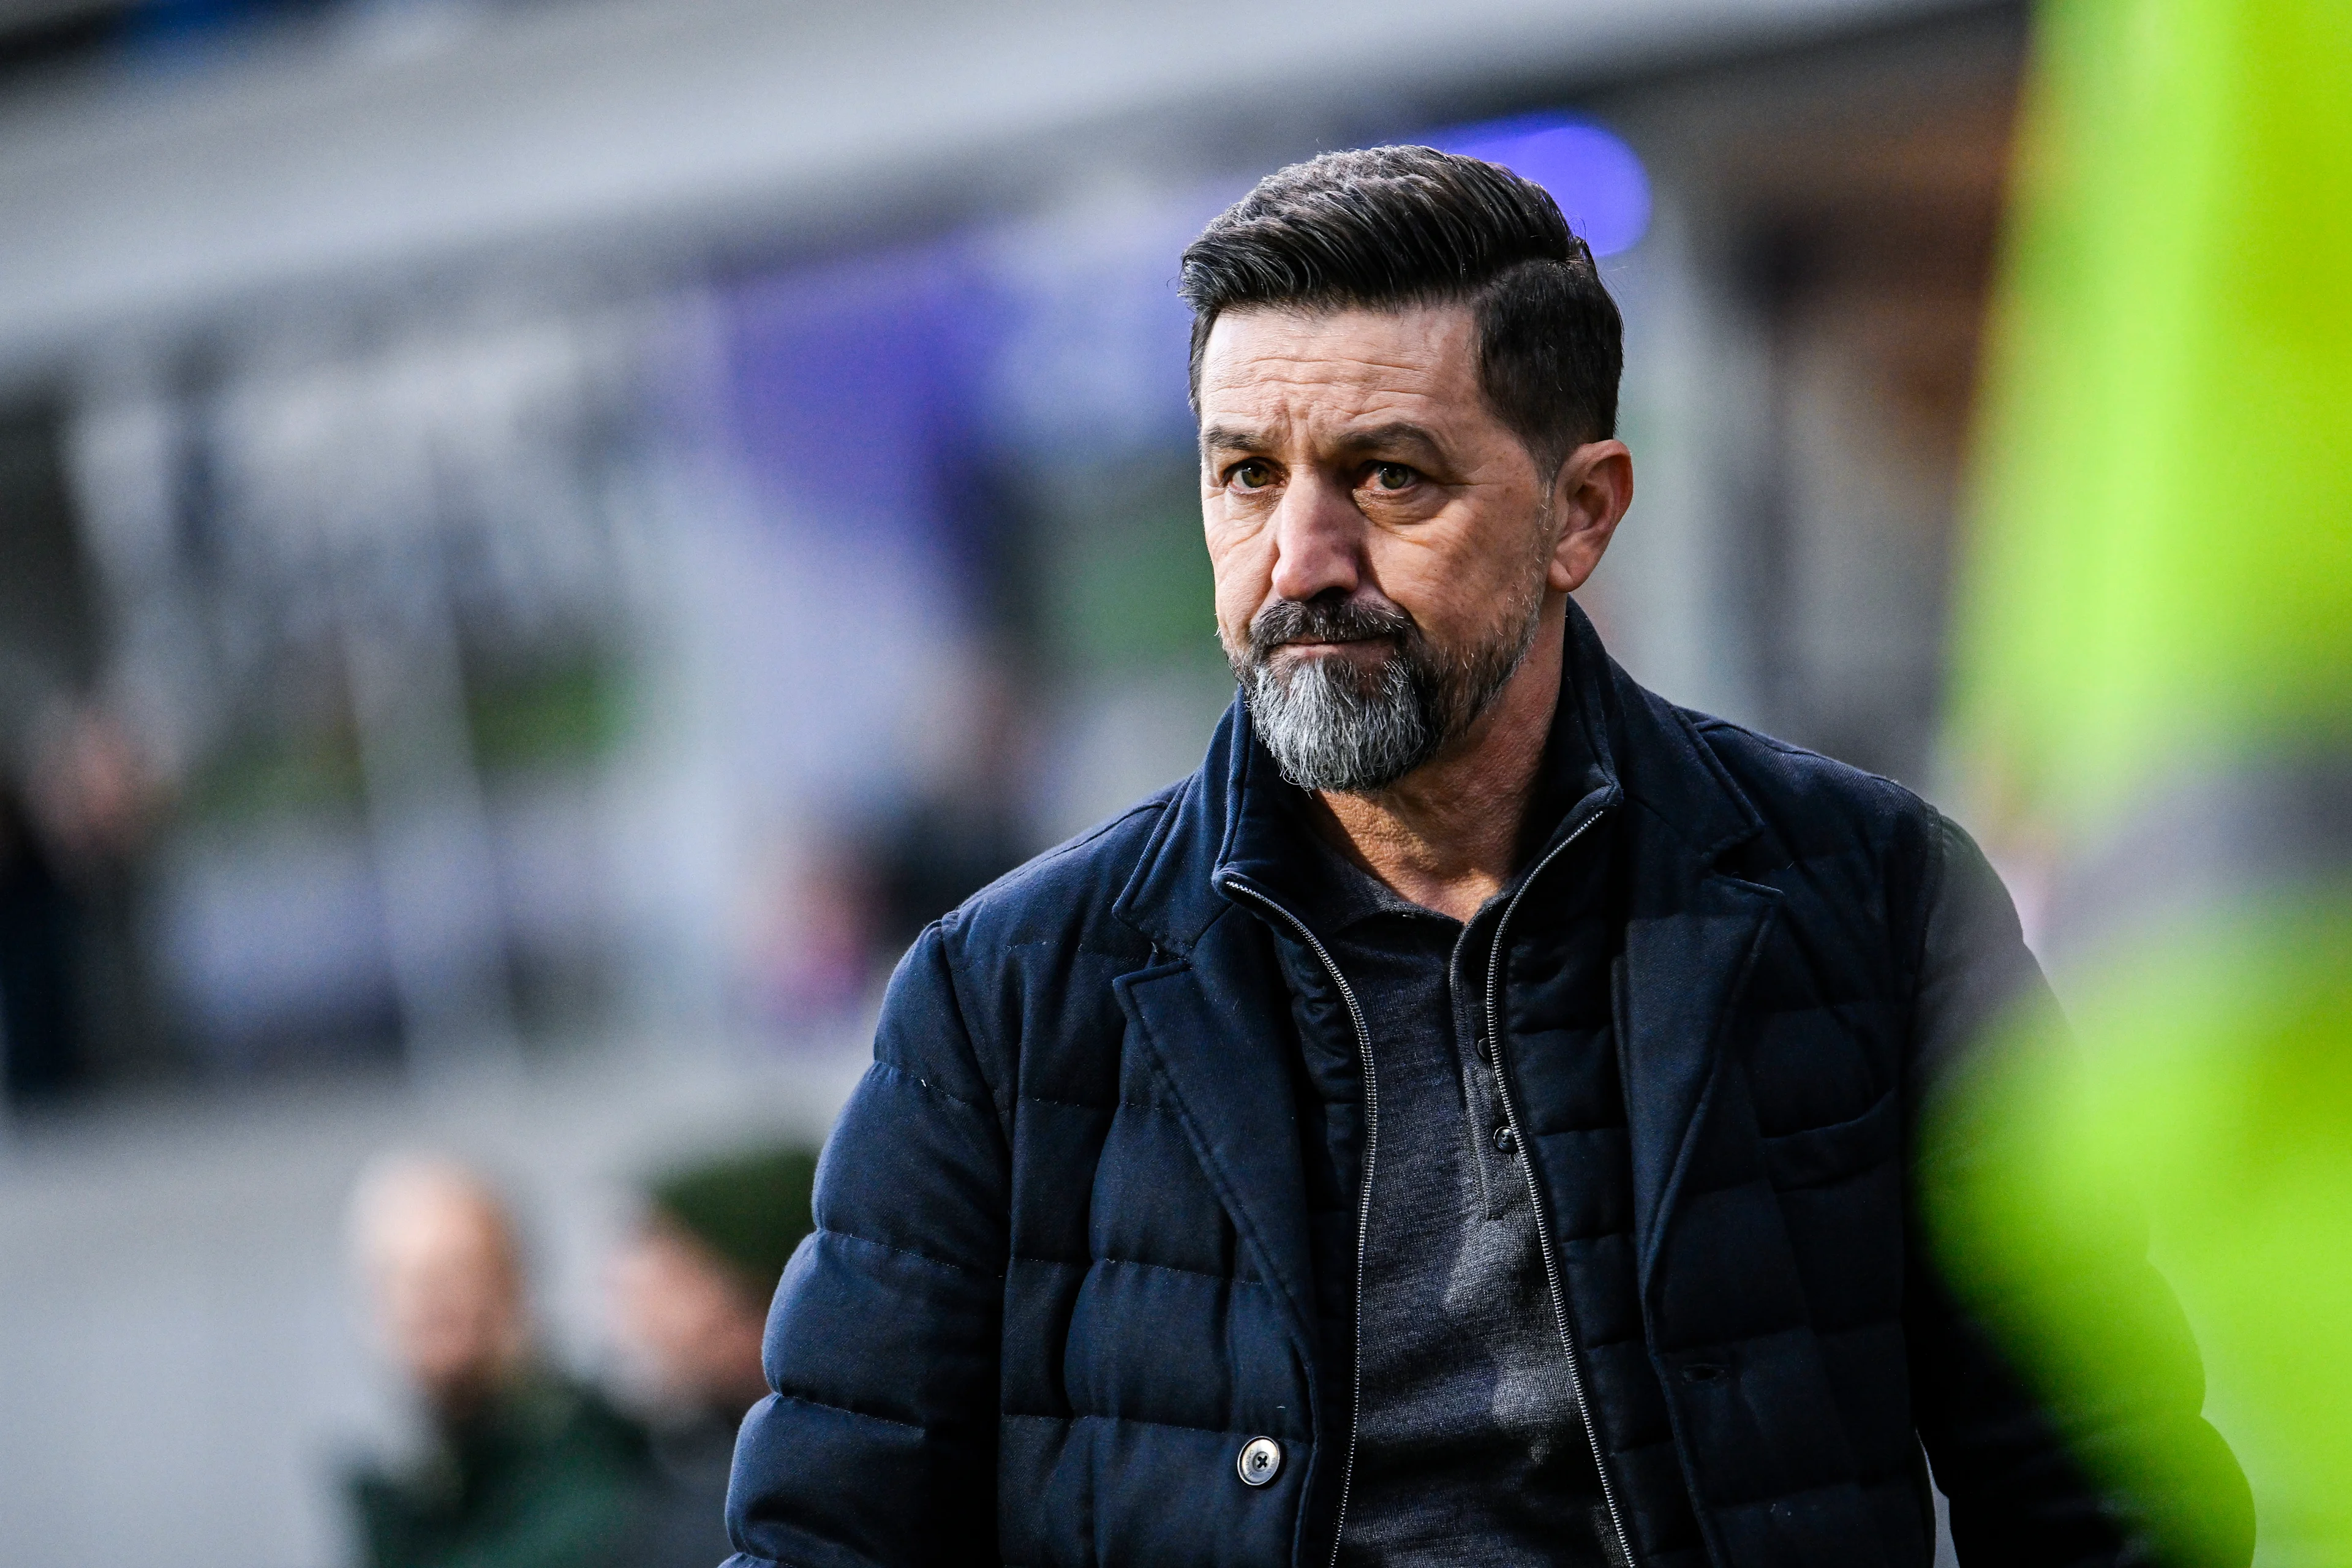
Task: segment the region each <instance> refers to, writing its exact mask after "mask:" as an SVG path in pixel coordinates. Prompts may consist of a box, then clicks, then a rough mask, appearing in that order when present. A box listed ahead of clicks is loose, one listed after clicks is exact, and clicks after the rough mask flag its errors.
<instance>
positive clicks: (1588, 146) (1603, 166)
mask: <svg viewBox="0 0 2352 1568" xmlns="http://www.w3.org/2000/svg"><path fill="white" fill-rule="evenodd" d="M1428 144H1429V145H1430V146H1433V147H1436V148H1439V149H1441V150H1443V151H1444V152H1447V153H1462V154H1464V155H1465V156H1466V157H1472V158H1484V159H1485V160H1486V162H1488V163H1500V164H1501V165H1503V167H1505V168H1506V169H1508V170H1510V171H1511V172H1512V173H1513V174H1517V175H1519V176H1520V177H1521V178H1523V179H1528V180H1533V181H1534V182H1535V183H1536V184H1538V185H1541V186H1542V187H1543V188H1544V189H1545V190H1547V191H1549V192H1550V193H1551V197H1552V200H1554V201H1556V202H1558V203H1559V210H1560V211H1561V212H1563V213H1565V214H1567V215H1568V224H1569V226H1570V228H1572V229H1574V230H1575V231H1576V232H1577V233H1578V234H1579V235H1580V236H1581V237H1583V239H1584V242H1585V243H1586V244H1587V245H1590V246H1591V247H1592V254H1594V255H1595V256H1614V255H1616V254H1617V253H1618V252H1619V251H1621V250H1630V249H1632V248H1633V246H1634V244H1635V242H1637V241H1638V240H1640V239H1641V237H1642V234H1643V230H1645V229H1647V228H1648V227H1649V226H1650V176H1649V175H1648V174H1646V173H1645V172H1644V171H1643V168H1642V160H1641V159H1639V158H1637V157H1635V156H1634V155H1633V149H1632V148H1631V147H1628V146H1627V145H1625V143H1624V142H1622V140H1620V139H1619V138H1618V137H1617V136H1616V134H1615V133H1614V132H1608V131H1604V130H1602V129H1601V127H1600V126H1598V125H1593V124H1590V123H1587V122H1585V121H1578V120H1570V119H1569V118H1567V117H1566V116H1564V115H1558V114H1530V115H1523V116H1521V117H1519V118H1517V119H1515V120H1490V121H1486V122H1485V123H1484V124H1479V125H1457V126H1454V127H1451V128H1449V129H1447V130H1444V131H1440V132H1434V133H1433V134H1432V135H1431V137H1430V138H1429V143H1428Z"/></svg>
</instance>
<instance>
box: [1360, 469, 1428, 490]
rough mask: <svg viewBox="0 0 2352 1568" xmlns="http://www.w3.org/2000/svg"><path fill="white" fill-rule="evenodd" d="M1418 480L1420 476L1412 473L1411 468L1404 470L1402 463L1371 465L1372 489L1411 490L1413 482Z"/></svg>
mask: <svg viewBox="0 0 2352 1568" xmlns="http://www.w3.org/2000/svg"><path fill="white" fill-rule="evenodd" d="M1420 478H1421V476H1420V475H1419V474H1417V473H1415V472H1413V471H1412V469H1411V468H1406V467H1405V466H1404V465H1403V464H1402V463H1375V464H1373V465H1372V484H1373V487H1374V488H1375V489H1384V490H1404V489H1412V485H1413V481H1414V480H1416V479H1420Z"/></svg>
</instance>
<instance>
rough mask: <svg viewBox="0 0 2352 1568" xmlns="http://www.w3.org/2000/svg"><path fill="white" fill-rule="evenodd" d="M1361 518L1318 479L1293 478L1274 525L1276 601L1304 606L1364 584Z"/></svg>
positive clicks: (1343, 497) (1344, 496)
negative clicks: (1294, 601) (1303, 604)
mask: <svg viewBox="0 0 2352 1568" xmlns="http://www.w3.org/2000/svg"><path fill="white" fill-rule="evenodd" d="M1363 535H1364V518H1363V514H1362V513H1361V512H1360V511H1358V510H1356V507H1355V502H1354V500H1352V499H1351V498H1350V497H1349V495H1348V493H1347V492H1346V491H1345V490H1343V489H1339V487H1337V486H1335V485H1333V484H1331V483H1330V482H1329V481H1328V480H1327V479H1324V478H1323V477H1322V476H1320V475H1317V474H1308V475H1304V476H1297V477H1294V478H1293V479H1291V481H1290V483H1289V484H1288V485H1287V486H1286V487H1285V489H1284V491H1283V497H1282V500H1281V503H1280V508H1279V510H1277V511H1276V513H1275V519H1274V550H1275V557H1274V579H1273V581H1272V583H1271V584H1268V586H1270V587H1271V588H1272V589H1273V590H1274V593H1275V595H1276V597H1277V598H1283V599H1295V600H1298V601H1301V602H1304V601H1306V600H1308V599H1312V598H1315V597H1317V596H1318V595H1323V594H1329V593H1334V592H1336V593H1337V594H1338V595H1339V596H1340V597H1342V598H1345V597H1348V596H1349V595H1353V594H1354V593H1355V592H1356V590H1357V588H1358V587H1359V586H1360V585H1361V584H1362V583H1363V581H1364V576H1365V573H1364V560H1363V548H1364V537H1363Z"/></svg>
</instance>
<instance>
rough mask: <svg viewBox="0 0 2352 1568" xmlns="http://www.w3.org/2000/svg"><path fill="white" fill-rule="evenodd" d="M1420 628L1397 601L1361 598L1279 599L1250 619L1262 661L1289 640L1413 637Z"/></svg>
mask: <svg viewBox="0 0 2352 1568" xmlns="http://www.w3.org/2000/svg"><path fill="white" fill-rule="evenodd" d="M1420 630H1421V626H1420V623H1418V622H1416V621H1415V620H1414V619H1413V618H1412V616H1409V615H1407V614H1406V613H1405V612H1404V611H1403V610H1402V609H1399V608H1398V607H1397V606H1396V605H1383V604H1374V603H1369V602H1366V601H1363V600H1358V599H1276V601H1275V602H1274V603H1273V604H1271V605H1267V606H1266V607H1265V608H1264V609H1263V610H1260V611H1259V612H1258V613H1257V615H1256V616H1255V617H1254V618H1253V619H1252V620H1251V621H1250V627H1249V651H1250V658H1251V659H1252V660H1253V661H1254V662H1257V663H1263V662H1264V661H1265V659H1266V658H1268V657H1270V656H1271V655H1272V654H1273V653H1274V651H1275V650H1276V648H1278V647H1282V646H1283V645H1284V644H1286V643H1294V642H1368V641H1370V640H1371V639H1372V638H1375V637H1396V638H1398V639H1400V640H1410V639H1411V638H1412V637H1414V636H1415V635H1416V634H1418V633H1419V631H1420Z"/></svg>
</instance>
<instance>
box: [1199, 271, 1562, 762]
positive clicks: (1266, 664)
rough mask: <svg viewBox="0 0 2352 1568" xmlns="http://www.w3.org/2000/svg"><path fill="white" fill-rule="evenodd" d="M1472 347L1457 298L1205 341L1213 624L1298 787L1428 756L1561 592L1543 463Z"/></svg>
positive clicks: (1245, 315)
mask: <svg viewBox="0 0 2352 1568" xmlns="http://www.w3.org/2000/svg"><path fill="white" fill-rule="evenodd" d="M1476 345H1477V335H1476V323H1475V317H1474V316H1473V314H1472V312H1471V310H1470V309H1469V308H1468V307H1467V306H1462V305H1453V306H1433V307H1426V308H1416V309H1411V310H1328V311H1292V310H1279V309H1266V308H1253V309H1248V310H1229V311H1226V312H1225V313H1223V315H1221V316H1220V317H1219V318H1218V319H1217V321H1216V324H1215V326H1214V327H1213V329H1212V331H1211V332H1210V334H1209V340H1208V342H1207V343H1206V345H1205V346H1204V349H1203V353H1202V363H1201V381H1200V391H1199V402H1200V413H1201V431H1202V436H1201V441H1202V513H1203V517H1204V520H1205V521H1206V524H1207V532H1208V544H1209V557H1210V561H1211V563H1212V565H1213V568H1214V570H1215V574H1216V595H1217V631H1218V636H1219V637H1220V639H1221V640H1222V641H1223V644H1224V647H1225V652H1226V657H1227V658H1229V659H1231V660H1232V661H1233V664H1234V672H1235V674H1236V675H1237V676H1238V677H1239V678H1240V679H1241V680H1242V682H1243V684H1244V689H1245V690H1246V691H1247V693H1248V695H1249V699H1250V704H1251V710H1252V714H1253V718H1254V719H1255V723H1256V728H1257V730H1258V732H1259V734H1260V736H1261V738H1263V739H1264V740H1265V742H1266V743H1267V745H1268V747H1269V748H1270V749H1271V750H1272V751H1273V752H1274V754H1275V756H1276V760H1277V761H1278V762H1279V763H1281V764H1282V767H1283V772H1284V773H1285V774H1286V775H1287V776H1289V777H1290V778H1291V779H1292V780H1293V782H1295V783H1298V784H1303V785H1306V786H1307V787H1310V788H1324V789H1339V790H1354V791H1370V790H1377V789H1381V788H1383V787H1385V786H1386V785H1388V784H1391V783H1393V782H1395V780H1396V779H1397V778H1400V777H1402V776H1403V774H1404V773H1409V772H1411V771H1412V769H1413V768H1415V767H1418V766H1420V765H1421V764H1422V763H1425V762H1427V761H1428V760H1430V758H1431V757H1432V756H1433V755H1435V754H1436V753H1437V752H1439V751H1441V750H1442V749H1443V748H1444V745H1445V743H1446V742H1449V741H1451V740H1453V739H1454V738H1455V737H1456V736H1458V735H1459V734H1460V733H1461V732H1462V731H1465V730H1466V729H1467V728H1468V727H1469V726H1470V725H1471V723H1473V722H1474V721H1475V720H1476V719H1477V717H1478V714H1479V713H1480V712H1481V711H1482V710H1484V709H1485V707H1486V704H1487V703H1488V702H1489V701H1490V700H1492V699H1493V697H1494V696H1495V694H1496V692H1497V691H1498V690H1500V689H1501V688H1502V686H1503V685H1504V684H1505V683H1506V682H1507V680H1508V679H1509V678H1510V676H1511V675H1512V674H1513V673H1514V671H1516V669H1517V667H1518V664H1519V661H1520V659H1521V658H1523V657H1524V655H1525V653H1526V650H1527V648H1528V644H1529V643H1530V641H1531V640H1532V639H1533V637H1534V635H1535V632H1536V630H1537V626H1538V613H1539V612H1540V611H1541V609H1542V607H1543V605H1544V602H1545V595H1546V592H1547V589H1548V587H1550V586H1558V587H1559V588H1561V589H1563V590H1564V589H1565V588H1567V587H1569V586H1572V585H1573V584H1571V583H1569V582H1567V581H1565V580H1563V581H1560V582H1559V583H1557V584H1554V583H1553V582H1552V579H1553V577H1555V576H1556V575H1559V572H1558V571H1557V570H1556V568H1557V566H1558V563H1556V561H1555V554H1556V549H1555V546H1556V543H1557V534H1556V531H1555V526H1554V520H1553V515H1552V514H1553V511H1554V508H1553V507H1552V505H1551V504H1550V500H1551V490H1552V486H1551V484H1550V483H1549V480H1550V478H1551V476H1549V475H1543V476H1539V475H1538V473H1537V471H1536V467H1535V464H1534V462H1533V460H1532V459H1531V458H1529V456H1528V449H1527V447H1526V446H1525V445H1524V444H1523V443H1522V442H1521V441H1520V440H1519V438H1518V437H1517V435H1516V434H1514V433H1513V432H1512V431H1511V430H1510V428H1509V427H1508V426H1505V425H1504V424H1503V423H1502V421H1501V420H1499V419H1498V418H1496V416H1495V414H1494V412H1493V410H1492V409H1491V408H1489V407H1488V405H1487V404H1486V397H1485V395H1484V393H1483V392H1482V390H1481V388H1480V385H1479V381H1478V363H1477V352H1476ZM1598 553H1599V552H1598V550H1597V549H1596V550H1595V551H1594V552H1593V554H1594V557H1595V558H1596V559H1597V557H1598ZM1584 570H1587V571H1589V570H1590V567H1589V566H1587V567H1585V568H1584ZM1577 580H1579V581H1580V580H1581V573H1579V574H1577Z"/></svg>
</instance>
